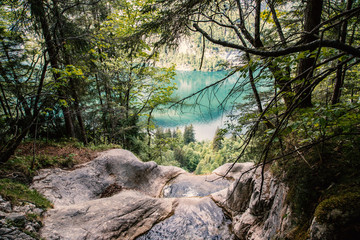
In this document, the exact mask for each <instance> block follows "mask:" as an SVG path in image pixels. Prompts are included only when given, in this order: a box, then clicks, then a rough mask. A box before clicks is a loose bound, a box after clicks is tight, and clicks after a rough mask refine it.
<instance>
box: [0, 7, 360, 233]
mask: <svg viewBox="0 0 360 240" xmlns="http://www.w3.org/2000/svg"><path fill="white" fill-rule="evenodd" d="M0 16H1V17H0V33H1V34H0V36H1V39H0V43H1V44H0V91H1V92H0V104H1V106H0V122H1V126H2V127H1V129H0V163H1V164H2V165H3V166H5V165H8V164H11V161H12V159H13V158H14V154H15V153H16V149H18V147H19V146H20V145H21V144H22V143H23V142H24V141H33V142H34V141H36V140H41V141H44V140H46V141H60V140H63V139H73V140H75V141H78V142H80V143H78V144H79V145H81V146H96V145H101V144H116V145H119V146H120V147H122V148H125V149H129V150H131V151H133V152H134V153H135V154H137V156H139V157H140V158H141V159H142V160H144V161H149V160H155V161H156V162H158V163H160V164H166V165H176V166H180V167H183V168H184V169H187V170H188V171H195V172H196V173H207V172H210V171H211V170H213V169H215V168H216V167H218V166H220V165H221V164H223V163H225V162H234V161H254V162H255V163H257V164H259V167H261V168H262V169H264V168H265V167H266V166H270V165H271V167H272V169H273V171H274V173H276V174H277V176H278V177H280V178H282V179H283V180H284V181H286V182H287V183H288V185H289V188H290V193H289V201H291V203H292V205H293V210H294V212H295V213H296V214H297V216H298V218H299V224H303V225H304V226H305V227H304V229H306V226H308V225H309V222H308V221H309V219H310V217H311V216H313V214H314V213H316V214H318V216H319V218H320V219H321V221H324V222H326V221H337V220H339V219H331V218H327V217H326V214H324V211H330V210H331V209H332V208H336V207H337V208H343V209H345V210H346V207H348V206H349V205H351V206H352V208H353V209H360V206H359V202H360V189H359V186H360V173H359V171H358V170H357V169H359V167H360V166H359V165H360V160H359V159H360V148H359V145H360V114H359V107H360V104H359V100H360V99H359V97H360V95H359V93H360V87H359V86H360V84H359V81H360V74H359V71H360V65H359V63H360V49H359V43H360V24H359V21H360V17H359V16H360V1H357V0H335V1H323V0H307V1H296V0H291V1H282V0H266V1H264V0H249V1H241V0H227V1H225V0H219V1H211V0H196V1H194V0H184V1H179V0H167V1H165V0H133V1H125V0H115V1H108V0H66V1H58V0H21V1H13V0H4V1H2V5H1V7H0ZM183 39H186V41H187V42H188V43H189V44H190V45H191V46H192V47H191V48H190V49H194V50H191V51H193V53H192V54H188V53H187V54H183V53H178V52H177V50H176V49H177V48H176V46H177V45H178V44H179V43H180V42H181V41H182V40H183ZM230 52H232V53H233V54H234V56H235V57H232V58H231V59H230V62H226V61H225V60H226V58H224V57H223V56H224V54H225V55H226V54H227V53H230ZM217 53H219V55H217ZM227 60H229V59H227ZM169 63H173V64H177V65H186V66H191V70H192V69H197V70H200V69H202V70H207V71H216V70H220V69H227V70H228V71H229V75H232V74H234V73H240V75H241V79H239V81H244V82H243V84H247V85H249V86H251V89H252V94H251V96H249V102H248V103H247V105H243V104H241V103H236V102H234V108H236V109H238V111H234V113H233V115H232V116H231V118H232V119H233V120H234V121H235V122H236V124H232V125H228V126H227V127H225V128H224V129H219V130H218V131H217V134H216V136H215V137H214V140H213V141H210V142H201V143H199V142H196V141H195V139H194V137H193V129H192V126H187V127H186V129H185V131H184V132H180V131H170V130H164V129H160V128H156V126H155V125H154V123H153V116H152V114H153V112H154V111H155V110H156V109H161V108H168V107H169V106H170V105H172V104H175V105H179V104H186V99H183V100H180V99H176V100H175V99H172V93H173V91H174V90H175V89H176V86H175V85H174V84H173V83H172V80H173V78H174V74H175V72H174V70H175V67H174V65H172V64H169ZM223 81H225V80H224V79H223V80H221V79H219V81H218V82H217V83H216V84H213V85H211V86H209V87H207V88H204V89H203V90H202V91H199V93H198V94H200V95H201V94H204V93H211V94H214V97H216V91H212V89H214V88H218V87H221V84H222V82H223ZM260 81H262V82H263V81H265V82H266V83H267V86H268V87H269V86H270V88H268V89H269V91H268V92H267V94H263V93H261V92H260V91H259V87H258V85H256V84H257V83H259V82H260ZM239 91H241V89H240V88H237V87H234V88H233V89H232V90H231V91H230V92H229V95H231V94H237V93H238V92H239ZM195 97H196V96H195ZM39 161H40V160H39ZM32 167H34V166H33V165H32ZM345 210H344V211H345ZM359 215H360V214H359V212H358V210H356V211H352V212H351V213H349V217H348V218H347V219H345V220H344V219H342V220H341V221H339V222H338V223H337V224H338V225H337V226H338V227H340V228H341V227H342V226H354V229H356V228H358V227H359V224H358V219H359Z"/></svg>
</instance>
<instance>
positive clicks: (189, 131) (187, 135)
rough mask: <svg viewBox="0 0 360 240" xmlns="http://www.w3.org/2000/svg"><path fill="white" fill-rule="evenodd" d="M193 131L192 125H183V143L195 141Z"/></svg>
mask: <svg viewBox="0 0 360 240" xmlns="http://www.w3.org/2000/svg"><path fill="white" fill-rule="evenodd" d="M195 141H196V140H195V133H194V127H193V125H192V124H191V125H190V126H185V130H184V144H189V143H191V142H195Z"/></svg>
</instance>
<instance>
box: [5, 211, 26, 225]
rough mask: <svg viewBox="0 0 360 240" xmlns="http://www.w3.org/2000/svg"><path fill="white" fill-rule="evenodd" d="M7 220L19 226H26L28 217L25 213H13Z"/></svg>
mask: <svg viewBox="0 0 360 240" xmlns="http://www.w3.org/2000/svg"><path fill="white" fill-rule="evenodd" d="M6 220H9V221H11V222H13V223H15V224H17V225H24V224H25V221H26V216H25V215H24V214H23V213H16V212H13V213H10V214H9V215H7V216H6Z"/></svg>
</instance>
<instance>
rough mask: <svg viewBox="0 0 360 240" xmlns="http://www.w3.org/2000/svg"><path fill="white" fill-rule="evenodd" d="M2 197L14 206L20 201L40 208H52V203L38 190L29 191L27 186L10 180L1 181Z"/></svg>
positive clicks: (0, 192)
mask: <svg viewBox="0 0 360 240" xmlns="http://www.w3.org/2000/svg"><path fill="white" fill-rule="evenodd" d="M0 195H1V196H3V197H4V198H5V199H7V200H10V201H11V202H12V203H13V204H19V203H20V201H25V202H31V203H33V204H35V205H36V206H37V207H39V208H43V209H46V208H50V207H51V203H50V201H49V200H47V199H46V198H44V197H43V196H42V195H41V194H39V193H38V192H37V191H36V190H32V189H29V188H28V187H27V186H26V185H24V184H21V183H18V182H15V181H13V180H10V179H6V178H4V179H0Z"/></svg>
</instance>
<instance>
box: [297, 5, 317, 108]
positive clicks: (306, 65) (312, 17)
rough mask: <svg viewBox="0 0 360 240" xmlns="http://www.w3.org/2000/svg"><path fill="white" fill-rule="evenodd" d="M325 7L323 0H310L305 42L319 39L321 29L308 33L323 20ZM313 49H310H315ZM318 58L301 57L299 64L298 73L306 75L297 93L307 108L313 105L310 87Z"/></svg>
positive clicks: (301, 102)
mask: <svg viewBox="0 0 360 240" xmlns="http://www.w3.org/2000/svg"><path fill="white" fill-rule="evenodd" d="M322 7H323V0H308V1H307V5H306V8H305V13H304V18H305V22H304V32H305V35H304V36H303V39H302V40H303V43H310V42H312V41H315V40H316V39H317V35H318V34H319V31H318V30H317V31H314V32H313V33H312V34H308V33H309V32H311V31H312V30H313V29H314V28H315V27H316V26H318V25H319V24H320V22H321V13H322ZM315 49H316V48H314V49H311V50H310V51H313V50H315ZM315 61H316V59H315V58H314V57H308V58H303V59H300V62H299V65H298V75H302V74H303V75H304V77H303V78H302V79H301V83H300V84H298V86H297V87H296V93H297V94H299V95H300V105H299V106H300V107H301V108H306V107H311V106H312V102H311V92H312V89H311V88H310V87H309V85H310V84H311V82H310V81H311V80H310V79H311V77H312V76H313V71H314V70H313V69H312V68H313V65H314V64H315Z"/></svg>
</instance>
